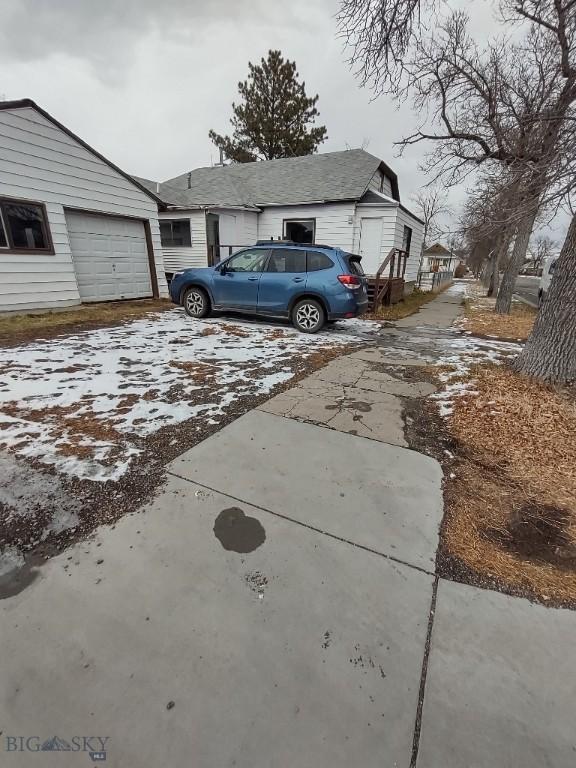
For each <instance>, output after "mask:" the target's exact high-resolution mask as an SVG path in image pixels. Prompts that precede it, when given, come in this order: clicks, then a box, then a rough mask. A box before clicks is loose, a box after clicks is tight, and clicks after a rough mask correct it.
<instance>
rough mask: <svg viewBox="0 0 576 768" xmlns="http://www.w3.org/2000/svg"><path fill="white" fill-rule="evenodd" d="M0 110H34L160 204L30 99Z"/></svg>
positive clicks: (0, 105) (4, 105)
mask: <svg viewBox="0 0 576 768" xmlns="http://www.w3.org/2000/svg"><path fill="white" fill-rule="evenodd" d="M0 109H34V110H35V111H36V112H38V114H40V115H42V117H43V118H44V119H45V120H48V122H50V123H52V125H54V126H56V128H58V129H59V130H61V131H62V132H63V133H65V134H66V135H67V136H69V137H70V138H71V139H73V140H74V141H75V142H77V143H78V144H80V146H81V147H83V148H84V149H86V150H87V151H88V152H90V153H91V154H92V155H94V156H95V157H97V158H98V159H99V160H101V161H102V162H103V163H106V165H108V166H109V167H110V168H112V170H114V171H116V173H119V174H120V176H123V177H124V178H125V179H126V180H127V181H129V182H130V183H131V184H133V185H134V186H135V187H137V188H138V189H139V190H140V191H141V192H144V194H146V195H148V197H151V198H152V199H153V200H155V201H156V202H157V203H161V202H162V200H161V199H160V197H159V196H158V195H157V194H155V193H154V192H152V191H151V189H149V188H147V187H146V186H145V185H143V184H141V183H140V181H139V180H137V179H135V178H134V177H133V176H130V174H128V173H126V172H125V171H123V170H122V169H121V168H118V166H117V165H114V163H112V162H111V161H110V160H108V159H107V158H106V157H104V155H101V154H100V152H97V151H96V150H95V149H94V148H93V147H91V146H90V145H89V144H87V143H86V142H85V141H83V140H82V139H81V138H80V137H79V136H76V134H75V133H72V131H71V130H69V129H68V128H66V126H65V125H62V123H60V122H59V121H58V120H56V118H54V117H52V115H50V114H48V112H46V110H44V109H42V107H39V106H38V104H36V102H34V101H32V99H19V100H18V101H0Z"/></svg>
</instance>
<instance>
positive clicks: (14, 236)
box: [0, 200, 53, 253]
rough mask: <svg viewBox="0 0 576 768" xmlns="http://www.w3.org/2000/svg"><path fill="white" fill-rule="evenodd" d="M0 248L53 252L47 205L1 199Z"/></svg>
mask: <svg viewBox="0 0 576 768" xmlns="http://www.w3.org/2000/svg"><path fill="white" fill-rule="evenodd" d="M0 248H6V249H8V250H10V251H45V252H46V253H53V250H52V242H51V240H50V233H49V230H48V217H47V215H46V209H45V207H44V206H43V205H42V204H41V203H28V202H24V201H19V200H0Z"/></svg>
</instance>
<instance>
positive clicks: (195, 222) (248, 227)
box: [159, 208, 258, 274]
mask: <svg viewBox="0 0 576 768" xmlns="http://www.w3.org/2000/svg"><path fill="white" fill-rule="evenodd" d="M209 212H210V213H216V214H223V215H228V216H234V217H235V219H236V225H235V232H234V235H233V238H232V239H233V241H234V242H230V243H229V242H228V241H226V242H224V240H222V236H221V241H222V243H223V245H235V246H237V247H240V246H244V245H253V244H254V243H255V242H256V240H257V239H258V213H257V212H256V211H242V210H237V209H232V208H210V210H209ZM159 218H160V220H162V219H189V220H190V239H191V243H192V245H191V246H190V247H189V248H168V247H166V248H162V255H163V259H164V269H165V270H166V272H167V273H168V274H172V273H173V272H177V271H179V270H182V269H193V268H195V267H207V266H208V243H207V237H206V211H204V210H202V211H177V212H175V211H162V212H161V213H160V214H159ZM225 255H226V256H227V255H228V250H227V249H226V251H225V252H224V249H222V257H224V256H225Z"/></svg>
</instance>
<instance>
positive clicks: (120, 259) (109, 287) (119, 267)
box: [66, 211, 152, 301]
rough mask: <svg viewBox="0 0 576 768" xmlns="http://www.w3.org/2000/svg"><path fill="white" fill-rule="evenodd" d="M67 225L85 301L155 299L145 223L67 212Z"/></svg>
mask: <svg viewBox="0 0 576 768" xmlns="http://www.w3.org/2000/svg"><path fill="white" fill-rule="evenodd" d="M66 224H67V227H68V236H69V239H70V248H71V250H72V260H73V262H74V270H75V272H76V280H77V281H78V290H79V291H80V298H81V299H82V301H112V300H114V299H139V298H145V297H147V296H152V281H151V279H150V266H149V264H148V250H147V248H146V236H145V233H144V224H143V222H141V221H131V220H130V219H116V218H113V217H111V216H110V217H109V216H91V215H89V214H85V213H73V212H71V211H67V212H66Z"/></svg>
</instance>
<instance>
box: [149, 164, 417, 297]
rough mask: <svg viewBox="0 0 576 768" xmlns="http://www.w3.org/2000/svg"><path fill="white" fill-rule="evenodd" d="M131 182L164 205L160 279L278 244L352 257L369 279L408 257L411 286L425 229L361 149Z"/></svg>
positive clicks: (389, 176) (391, 179)
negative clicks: (386, 263)
mask: <svg viewBox="0 0 576 768" xmlns="http://www.w3.org/2000/svg"><path fill="white" fill-rule="evenodd" d="M136 178H137V180H138V181H139V182H140V183H142V184H143V185H144V186H146V187H147V188H148V189H150V190H151V191H153V192H154V194H156V195H157V196H159V197H160V198H161V200H162V201H163V205H162V206H161V207H160V213H159V216H160V228H161V233H162V252H163V257H164V265H165V268H166V272H167V274H168V276H170V275H171V274H172V273H173V272H175V271H177V270H180V269H184V268H186V267H201V266H207V265H209V264H213V263H216V262H217V261H219V260H220V259H221V258H223V257H224V256H225V255H228V253H229V252H231V251H233V250H237V249H238V248H240V247H242V246H246V245H253V244H254V243H255V242H256V241H257V240H270V239H275V240H276V239H283V238H284V239H290V240H294V241H296V242H299V243H322V244H325V245H330V246H338V247H340V248H343V249H344V250H346V251H351V252H353V253H359V254H361V255H362V264H363V267H364V271H365V272H366V273H367V274H368V275H374V274H375V273H376V271H377V270H378V267H379V266H380V264H381V263H382V261H383V260H384V259H385V258H386V256H387V255H388V253H389V252H390V250H391V249H392V248H397V249H399V250H402V251H405V252H408V254H409V257H408V259H407V262H406V272H405V275H404V278H405V280H406V282H407V283H414V282H415V280H416V278H417V275H418V267H419V263H420V253H421V249H422V236H423V223H422V222H421V221H420V219H418V218H417V217H416V216H414V214H412V213H411V212H410V211H409V210H408V209H407V208H405V207H404V206H403V205H402V204H401V202H400V194H399V190H398V179H397V176H396V174H395V173H394V172H393V171H392V170H391V169H390V168H389V167H388V166H387V165H386V163H384V162H383V161H382V160H380V159H378V158H377V157H374V155H371V154H369V153H368V152H365V151H364V150H362V149H352V150H346V151H344V152H329V153H326V154H318V155H306V156H304V157H294V158H285V159H280V160H268V161H263V162H257V163H246V164H232V165H226V166H222V165H219V166H215V167H213V168H197V169H196V170H194V171H190V172H188V173H184V174H182V175H181V176H177V177H175V178H173V179H169V180H168V181H166V182H164V183H158V182H154V181H150V180H147V179H142V178H138V177H136Z"/></svg>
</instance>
